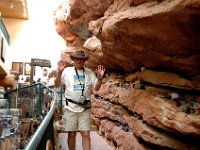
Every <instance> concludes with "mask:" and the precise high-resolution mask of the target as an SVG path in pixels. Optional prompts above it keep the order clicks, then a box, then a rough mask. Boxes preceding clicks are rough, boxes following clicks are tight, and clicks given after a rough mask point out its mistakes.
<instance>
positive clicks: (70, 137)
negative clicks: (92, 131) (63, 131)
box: [67, 131, 76, 150]
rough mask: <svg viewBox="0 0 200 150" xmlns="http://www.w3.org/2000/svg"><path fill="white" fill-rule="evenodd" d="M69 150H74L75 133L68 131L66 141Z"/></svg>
mask: <svg viewBox="0 0 200 150" xmlns="http://www.w3.org/2000/svg"><path fill="white" fill-rule="evenodd" d="M67 143H68V147H69V150H75V149H76V131H69V132H68V139H67Z"/></svg>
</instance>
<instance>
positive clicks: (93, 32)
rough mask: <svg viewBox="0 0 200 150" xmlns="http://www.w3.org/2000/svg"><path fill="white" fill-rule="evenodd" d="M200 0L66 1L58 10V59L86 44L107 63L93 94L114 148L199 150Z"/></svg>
mask: <svg viewBox="0 0 200 150" xmlns="http://www.w3.org/2000/svg"><path fill="white" fill-rule="evenodd" d="M199 8H200V1H199V0H173V1H172V0H69V1H63V3H62V4H61V5H60V7H59V8H58V9H57V10H55V13H54V15H55V25H56V30H57V32H58V34H60V35H61V36H62V37H63V38H64V39H65V41H66V44H67V46H68V48H67V49H66V50H63V52H62V54H61V61H63V62H65V63H66V66H71V65H72V61H71V60H70V58H69V54H70V53H71V52H72V51H75V50H79V49H84V50H85V51H86V52H87V54H88V55H89V56H90V58H89V59H88V61H87V62H86V67H90V68H92V69H94V70H95V69H96V66H97V65H98V64H102V65H104V66H105V67H106V77H105V79H104V80H103V82H104V84H103V86H102V87H101V89H100V91H99V92H98V93H96V94H95V95H94V96H93V103H92V104H93V108H92V109H93V119H94V121H95V123H96V124H97V125H98V126H99V133H100V134H101V135H102V136H105V138H106V139H107V140H108V141H109V142H110V143H111V144H112V145H113V146H114V147H115V148H116V149H122V150H128V149H157V148H158V149H180V150H184V149H198V148H199V147H200V145H199V144H198V139H199V138H200V124H199V122H200V116H199V114H200V98H199V90H200V70H199V67H200V61H199V60H200V44H199V41H200V30H199V26H200V9H199Z"/></svg>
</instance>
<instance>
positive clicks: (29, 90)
mask: <svg viewBox="0 0 200 150" xmlns="http://www.w3.org/2000/svg"><path fill="white" fill-rule="evenodd" d="M52 88H53V87H51V88H50V87H48V86H46V85H44V84H42V83H37V84H34V85H31V86H25V87H19V88H18V89H16V90H13V91H9V92H7V93H6V94H5V97H6V98H7V99H8V101H9V107H10V108H13V107H17V108H20V106H22V105H23V104H24V103H25V104H28V105H27V107H28V109H26V110H22V118H27V117H30V118H37V119H38V118H39V119H40V120H41V123H40V125H39V127H38V128H37V130H36V131H35V133H34V134H33V135H32V136H31V137H30V138H29V139H30V141H29V142H28V143H27V144H26V146H25V147H24V149H25V150H37V149H38V150H43V149H44V150H45V149H46V143H47V141H48V140H50V141H51V143H52V145H55V143H54V128H53V115H54V111H55V109H56V105H57V104H56V103H57V99H59V98H60V93H59V94H58V93H57V92H56V91H55V90H54V89H52ZM53 149H55V148H54V146H53Z"/></svg>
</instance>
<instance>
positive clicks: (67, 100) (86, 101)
mask: <svg viewBox="0 0 200 150" xmlns="http://www.w3.org/2000/svg"><path fill="white" fill-rule="evenodd" d="M67 102H71V103H74V104H78V105H85V104H87V103H89V102H90V100H85V101H84V103H83V104H82V103H79V102H76V101H73V100H72V99H68V98H66V104H68V103H67Z"/></svg>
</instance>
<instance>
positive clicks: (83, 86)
mask: <svg viewBox="0 0 200 150" xmlns="http://www.w3.org/2000/svg"><path fill="white" fill-rule="evenodd" d="M74 68H75V72H76V76H77V78H78V81H79V84H80V85H81V88H82V89H81V92H82V94H81V96H83V92H84V90H85V83H83V84H81V80H80V78H79V74H78V71H77V69H76V67H74ZM84 72H85V69H84V68H83V79H84V82H85V73H84Z"/></svg>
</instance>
